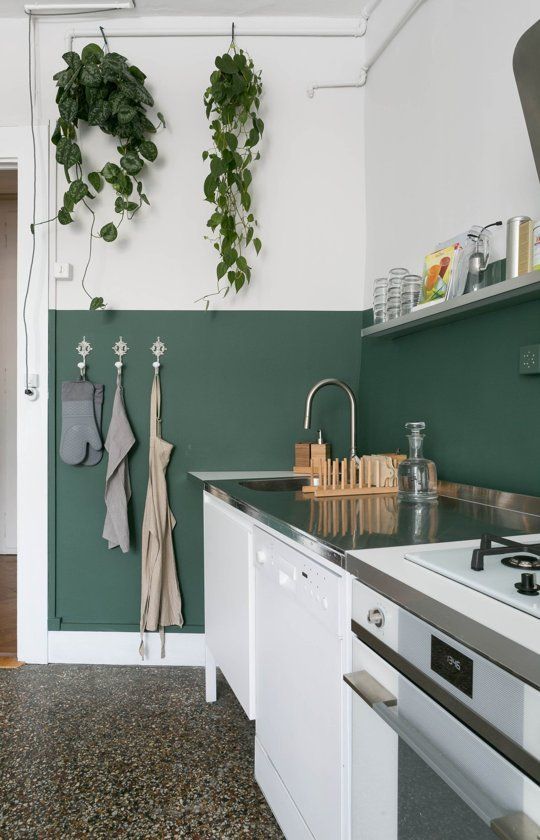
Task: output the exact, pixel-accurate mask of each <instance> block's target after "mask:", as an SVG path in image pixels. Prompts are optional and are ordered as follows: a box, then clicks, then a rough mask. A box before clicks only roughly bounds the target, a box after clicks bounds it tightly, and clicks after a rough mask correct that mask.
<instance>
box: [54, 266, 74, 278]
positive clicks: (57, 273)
mask: <svg viewBox="0 0 540 840" xmlns="http://www.w3.org/2000/svg"><path fill="white" fill-rule="evenodd" d="M54 279H55V280H71V263H63V262H55V264H54Z"/></svg>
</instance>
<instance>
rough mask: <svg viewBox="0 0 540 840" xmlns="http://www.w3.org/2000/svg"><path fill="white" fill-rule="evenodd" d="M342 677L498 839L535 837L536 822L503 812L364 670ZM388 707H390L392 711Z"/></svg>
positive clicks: (538, 833) (529, 839)
mask: <svg viewBox="0 0 540 840" xmlns="http://www.w3.org/2000/svg"><path fill="white" fill-rule="evenodd" d="M343 679H344V680H345V682H346V683H347V685H348V686H349V687H350V688H352V690H353V691H354V692H355V693H356V694H357V695H358V696H359V697H360V698H361V699H362V700H363V701H364V702H365V703H367V705H368V706H370V707H371V708H372V709H373V711H374V712H375V713H376V714H377V715H378V716H379V717H380V718H381V719H382V720H383V721H384V722H385V723H387V724H388V726H390V727H391V729H393V730H394V732H395V733H396V734H397V735H398V736H399V737H400V738H402V739H403V741H404V742H405V743H406V744H407V745H408V746H409V747H410V748H411V749H412V750H414V752H415V753H416V754H417V755H418V756H419V757H420V758H421V759H422V760H423V761H424V762H425V763H426V764H427V765H428V766H429V767H431V769H432V770H433V771H434V772H435V773H436V774H437V775H438V776H439V777H440V778H441V779H442V780H443V781H444V782H445V783H446V784H447V785H448V787H450V788H451V789H452V790H453V791H454V793H456V794H457V795H458V796H459V797H460V798H461V799H462V800H463V801H464V802H465V803H466V804H467V805H468V806H469V807H470V808H471V809H472V810H473V811H474V812H475V814H477V815H478V816H479V817H480V819H481V820H483V822H484V823H485V824H486V825H487V826H489V827H490V828H491V830H492V831H493V832H494V834H496V835H497V837H500V838H502V840H537V838H538V837H540V826H538V825H537V824H536V823H535V822H533V820H531V819H530V817H528V816H527V815H526V814H523V813H520V812H519V813H513V814H505V813H504V811H503V810H502V809H501V808H500V806H498V805H497V804H496V803H495V802H494V801H493V800H492V799H491V798H490V797H489V796H487V795H486V794H485V793H484V792H483V791H482V790H481V789H480V788H479V787H477V786H476V785H475V784H474V783H472V782H471V781H470V779H468V778H467V776H465V774H464V773H463V772H462V771H461V770H460V769H459V768H458V767H456V766H455V764H453V762H451V761H449V760H448V759H447V758H445V756H444V755H442V753H441V752H440V751H439V750H438V749H437V748H436V747H434V746H433V744H431V743H430V741H429V740H428V739H427V738H426V737H425V735H423V733H422V732H420V730H418V729H417V728H416V727H415V726H413V725H412V724H411V723H409V722H408V721H407V720H405V719H403V718H402V717H400V715H399V713H398V711H397V706H398V701H397V697H395V696H394V695H393V694H391V692H390V691H388V690H387V689H386V688H385V687H384V686H383V685H381V684H380V683H379V682H378V681H377V680H376V679H375V678H374V677H372V676H371V674H369V673H368V672H367V671H356V672H354V673H353V674H345V675H344V677H343ZM392 709H394V710H393V711H392Z"/></svg>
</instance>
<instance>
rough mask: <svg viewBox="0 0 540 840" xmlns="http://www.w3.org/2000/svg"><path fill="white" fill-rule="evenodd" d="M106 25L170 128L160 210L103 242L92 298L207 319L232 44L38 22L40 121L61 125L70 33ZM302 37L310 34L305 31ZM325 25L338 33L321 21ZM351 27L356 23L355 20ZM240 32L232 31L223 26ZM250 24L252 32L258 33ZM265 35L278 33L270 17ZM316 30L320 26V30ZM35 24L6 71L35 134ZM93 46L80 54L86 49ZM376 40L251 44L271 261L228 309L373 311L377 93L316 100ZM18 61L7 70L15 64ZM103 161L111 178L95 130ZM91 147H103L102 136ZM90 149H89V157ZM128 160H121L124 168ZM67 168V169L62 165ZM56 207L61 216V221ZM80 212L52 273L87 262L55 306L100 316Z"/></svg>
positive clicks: (164, 139) (55, 289) (57, 289)
mask: <svg viewBox="0 0 540 840" xmlns="http://www.w3.org/2000/svg"><path fill="white" fill-rule="evenodd" d="M100 23H103V24H104V25H105V29H106V32H107V34H108V38H109V43H110V45H111V49H113V50H117V51H118V52H121V53H123V54H125V55H126V56H128V58H129V60H130V61H131V62H133V63H135V64H137V65H138V66H139V67H141V69H143V70H144V72H145V73H146V74H147V75H148V82H147V84H149V87H150V89H151V91H152V93H153V94H154V97H155V100H156V106H157V108H158V109H159V110H160V111H162V112H163V113H164V114H165V116H166V119H167V130H166V131H163V132H162V133H160V134H159V135H158V136H157V138H156V142H157V144H158V147H159V159H158V163H156V164H155V165H154V166H152V167H149V171H148V173H147V175H146V177H145V179H144V180H145V187H146V191H147V193H148V196H149V199H150V201H151V203H152V206H151V207H145V208H144V210H141V213H140V215H139V216H138V217H137V218H136V220H134V221H133V222H131V223H130V224H127V223H124V225H123V226H122V228H121V232H120V235H119V238H118V240H117V241H116V242H115V243H111V244H107V243H105V242H102V241H96V242H95V243H94V257H93V261H92V266H91V270H90V274H89V276H88V281H87V282H88V286H89V288H90V290H91V292H92V293H93V294H101V295H103V297H104V298H105V300H106V301H107V303H108V304H109V305H110V306H111V307H112V308H115V309H199V308H200V307H201V304H200V303H195V301H196V299H197V298H199V297H200V296H201V295H203V294H205V293H206V292H209V291H212V289H213V288H214V287H215V267H216V263H217V260H216V252H215V251H213V249H212V247H211V245H209V243H207V242H205V240H204V239H203V236H204V234H205V233H206V227H205V226H206V220H207V218H208V216H209V215H210V212H211V207H210V205H209V204H208V203H207V202H205V201H204V196H203V181H204V178H205V175H206V173H207V164H205V163H203V161H202V158H201V153H202V151H203V150H204V149H205V148H208V146H209V145H210V143H209V130H208V123H207V120H206V118H205V114H204V108H203V102H202V98H203V92H204V90H205V88H206V86H207V84H208V78H209V75H210V73H211V72H212V69H213V66H214V59H215V56H216V55H217V54H218V53H220V52H223V51H225V50H226V49H227V47H228V39H227V38H226V37H189V38H186V37H183V38H158V37H155V36H154V37H144V38H141V37H137V38H135V37H118V38H115V36H114V32H115V30H116V31H118V30H120V29H121V30H122V31H126V30H129V31H130V32H133V31H137V32H144V31H148V30H153V31H155V30H156V28H159V30H167V29H173V30H178V29H179V28H181V27H185V26H186V23H185V22H184V21H179V19H178V18H175V19H167V18H159V19H157V18H152V19H140V18H139V19H136V20H134V19H131V20H129V22H124V21H119V20H117V19H116V20H114V21H109V20H108V19H106V20H105V21H101V20H99V21H97V20H93V21H88V20H86V19H84V18H83V19H81V18H72V19H71V20H70V21H68V23H67V24H66V23H65V22H60V21H51V20H40V21H39V22H38V24H37V34H36V43H37V67H36V84H37V95H38V119H40V120H41V121H42V122H47V121H49V120H50V121H51V123H52V124H53V125H54V120H55V119H56V106H55V105H54V96H55V87H54V83H53V82H52V78H51V77H52V75H53V73H54V72H56V71H57V70H58V69H60V67H62V66H63V62H62V59H61V55H62V53H63V52H64V51H65V50H66V48H67V46H66V44H67V42H66V35H67V34H68V33H72V32H76V33H81V32H83V33H88V32H92V31H94V30H95V31H96V37H95V38H93V39H92V40H98V38H97V35H98V25H99V24H100ZM293 23H294V26H297V25H298V22H293ZM313 23H314V25H316V26H319V28H321V27H323V28H324V27H328V26H330V25H333V26H335V25H336V22H335V21H333V22H332V21H330V22H328V21H326V22H323V23H321V21H315V22H313ZM348 23H349V24H350V21H349V22H348ZM189 25H190V26H194V27H195V28H202V27H204V26H209V25H211V26H212V28H215V26H216V19H215V18H214V19H213V20H212V23H211V24H209V23H208V20H206V21H205V20H198V21H197V20H195V19H191V20H190V21H189ZM223 25H224V26H225V27H226V26H230V20H227V21H223ZM249 25H250V24H249V21H247V20H246V19H243V21H242V26H243V27H244V28H247V27H249ZM255 25H256V26H257V27H259V28H260V27H261V26H263V27H264V25H265V21H261V19H260V18H259V19H257V22H256V24H255ZM266 25H268V26H271V27H272V29H276V28H278V29H283V28H287V27H290V26H291V25H293V24H291V21H290V20H284V19H281V20H278V19H274V20H272V21H267V22H266ZM303 25H304V27H309V25H310V21H306V22H305V23H304V24H303ZM26 27H27V23H26V21H24V20H23V21H3V22H2V25H1V26H0V40H1V41H2V42H3V41H4V36H6V37H5V40H6V44H5V45H3V46H5V48H6V49H8V51H9V52H8V54H9V56H10V60H12V61H13V62H14V64H13V66H14V67H15V70H14V71H12V69H11V66H10V67H9V69H8V68H6V69H5V71H4V76H6V74H7V73H9V77H10V78H11V79H13V86H12V87H11V89H10V90H9V91H8V94H7V100H6V102H4V101H3V106H2V113H1V115H0V121H1V122H2V123H4V124H25V123H28V106H27V90H26V78H25V69H26V64H25V62H26V38H27V28H26ZM88 40H89V39H88V38H84V39H82V38H77V39H76V40H75V42H74V46H75V48H76V49H78V50H80V49H81V48H82V47H83V46H84V43H85V42H88ZM363 41H364V39H362V38H338V37H316V38H306V37H304V38H302V37H290V38H283V37H282V38H277V37H244V38H239V39H238V45H239V46H240V47H242V48H244V49H246V50H247V51H248V52H249V53H251V55H252V57H253V58H254V60H255V63H256V65H257V66H258V67H259V68H261V69H262V71H263V82H264V100H263V107H262V113H261V116H262V117H263V119H264V120H265V123H266V131H265V135H264V138H263V141H262V144H261V147H260V150H261V155H262V159H261V161H260V162H259V163H258V164H256V165H255V167H254V170H253V175H254V181H253V194H254V204H253V209H254V212H255V213H256V215H257V217H258V219H259V222H260V238H261V240H262V242H263V251H262V252H261V254H260V256H259V257H258V258H254V259H253V260H252V261H251V264H252V267H253V277H252V283H251V287H250V288H249V289H247V290H246V291H245V292H244V290H243V291H242V293H240V294H239V295H238V296H235V295H234V294H230V295H229V296H228V298H227V299H226V300H225V301H224V302H223V303H216V304H214V306H215V307H216V308H218V307H219V308H225V309H233V308H234V309H284V310H287V309H291V310H294V309H298V310H302V309H313V310H317V309H319V310H325V309H329V310H354V309H361V308H362V289H363V285H364V274H363V272H364V255H365V213H364V155H363V137H364V119H363V96H364V94H363V91H359V90H337V91H327V92H326V91H325V92H320V93H317V94H316V96H315V97H314V98H313V99H309V98H308V97H307V95H306V91H307V89H308V88H309V87H310V86H311V85H312V84H313V83H316V82H317V81H321V80H322V81H327V80H328V79H332V80H333V79H338V80H339V79H345V80H350V79H352V78H354V77H356V76H357V75H358V72H359V68H360V66H361V64H362V62H363V58H364V52H363V50H364V47H363ZM4 55H6V53H5V52H4V49H2V50H0V56H1V58H0V62H2V63H3V62H4ZM91 132H92V134H91V138H92V139H91V144H92V150H94V149H95V152H94V153H93V155H92V158H93V161H91V162H93V163H94V164H96V165H100V166H102V165H103V164H104V163H105V162H106V160H107V159H108V157H109V156H110V154H111V151H108V149H109V150H110V149H112V153H113V154H115V150H114V145H112V144H110V143H108V139H107V138H104V137H103V136H102V135H101V132H99V131H98V130H95V129H94V130H91ZM88 140H90V137H89V136H88ZM87 148H88V142H86V143H85V149H87ZM113 159H114V158H113ZM51 160H52V161H53V158H52V157H51ZM56 174H58V179H59V180H58V187H57V190H58V195H59V196H60V197H61V196H62V194H63V192H64V189H65V185H64V178H63V173H62V171H61V170H60V171H59V172H58V173H56V167H55V165H54V164H53V165H52V167H51V184H52V191H53V195H54V189H55V180H56ZM111 199H112V192H111V191H110V188H108V187H106V188H105V189H104V191H103V193H102V194H101V195H100V197H99V199H98V202H97V215H98V224H99V225H101V224H104V223H106V222H108V221H111V220H114V216H115V214H114V212H113V211H112V205H113V201H112V200H111ZM54 206H55V204H54V201H53V202H52V204H51V210H53V209H54ZM81 210H82V212H78V213H77V219H78V221H77V224H76V225H75V224H73V225H71V226H69V227H68V228H62V227H60V226H58V230H57V232H56V235H54V231H52V232H51V264H52V262H53V261H54V259H55V257H56V259H58V260H59V261H62V262H64V261H67V262H71V263H73V266H74V272H73V280H72V281H59V282H57V283H54V282H52V283H51V306H53V307H54V306H56V307H57V308H60V309H78V308H81V309H86V308H87V305H88V299H87V298H86V297H85V295H84V294H83V292H82V291H81V288H80V278H81V274H82V270H83V267H84V263H85V258H86V253H87V248H88V231H89V219H88V217H87V216H85V215H84V208H81Z"/></svg>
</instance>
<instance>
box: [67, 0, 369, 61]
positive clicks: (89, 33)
mask: <svg viewBox="0 0 540 840" xmlns="http://www.w3.org/2000/svg"><path fill="white" fill-rule="evenodd" d="M378 2H380V0H378ZM365 31H366V22H365V20H360V21H358V22H356V23H355V24H354V26H340V27H336V28H334V29H332V28H328V29H323V28H320V29H319V28H318V27H309V28H298V29H264V27H261V28H254V27H251V28H249V29H242V27H241V26H239V25H238V24H237V23H235V27H234V36H235V38H242V37H244V38H245V37H249V38H259V37H261V38H360V37H361V36H362V35H364V34H365ZM96 37H101V35H100V33H99V30H98V31H97V32H96V30H95V29H92V30H90V29H89V30H85V31H77V32H72V33H71V34H70V35H68V45H69V48H70V49H71V48H72V47H73V41H74V40H75V39H77V38H85V39H86V38H96ZM230 37H231V27H230V26H229V27H224V26H223V24H221V25H220V26H217V27H212V26H207V27H205V28H204V29H189V28H186V29H146V30H144V31H143V30H142V29H114V27H108V28H107V38H108V40H111V38H113V39H114V38H230Z"/></svg>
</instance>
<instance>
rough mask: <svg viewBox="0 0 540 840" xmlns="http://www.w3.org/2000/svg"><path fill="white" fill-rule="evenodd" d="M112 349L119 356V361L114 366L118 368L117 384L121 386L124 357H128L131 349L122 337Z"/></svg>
mask: <svg viewBox="0 0 540 840" xmlns="http://www.w3.org/2000/svg"><path fill="white" fill-rule="evenodd" d="M112 349H113V351H114V353H115V355H116V356H118V361H117V362H115V363H114V366H115V368H116V384H117V385H120V383H121V381H122V368H123V367H124V363H123V361H122V356H125V355H126V353H127V351H128V350H129V347H128V346H127V344H126V342H125V341H124V339H123V338H122V336H120V338H119V339H118V341H115V342H114V344H113V348H112Z"/></svg>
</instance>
